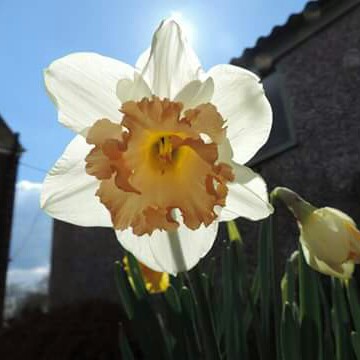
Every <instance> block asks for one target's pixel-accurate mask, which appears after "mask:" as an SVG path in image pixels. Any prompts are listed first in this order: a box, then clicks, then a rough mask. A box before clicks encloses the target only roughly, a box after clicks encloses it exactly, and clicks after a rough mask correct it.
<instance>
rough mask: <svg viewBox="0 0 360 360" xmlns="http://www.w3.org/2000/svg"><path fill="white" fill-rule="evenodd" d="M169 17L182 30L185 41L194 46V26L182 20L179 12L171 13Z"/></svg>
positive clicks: (182, 16)
mask: <svg viewBox="0 0 360 360" xmlns="http://www.w3.org/2000/svg"><path fill="white" fill-rule="evenodd" d="M170 17H171V18H173V19H174V20H175V21H176V22H177V23H178V24H179V25H180V26H181V27H182V29H183V31H184V33H185V35H186V38H187V40H188V41H189V43H190V44H191V45H192V46H194V45H195V44H194V42H195V37H196V34H195V33H196V31H195V27H194V25H193V24H192V23H191V22H189V21H188V20H187V19H185V18H184V15H183V13H182V12H181V11H178V10H176V11H171V13H170Z"/></svg>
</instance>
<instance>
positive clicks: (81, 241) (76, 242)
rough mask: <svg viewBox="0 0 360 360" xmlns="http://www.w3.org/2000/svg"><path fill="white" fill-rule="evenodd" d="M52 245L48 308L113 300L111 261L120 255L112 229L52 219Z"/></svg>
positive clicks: (117, 258)
mask: <svg viewBox="0 0 360 360" xmlns="http://www.w3.org/2000/svg"><path fill="white" fill-rule="evenodd" d="M52 246H53V248H52V263H51V273H50V289H49V292H50V306H51V307H58V306H61V305H65V304H71V303H76V302H82V301H87V300H95V299H102V300H108V301H112V302H116V301H117V293H116V286H115V281H114V274H115V273H114V262H115V261H116V260H119V259H121V258H122V252H121V249H120V246H119V243H118V241H117V239H116V237H115V233H114V231H113V230H112V229H110V228H93V227H80V226H75V225H71V224H67V223H64V222H61V221H57V220H55V222H54V229H53V245H52Z"/></svg>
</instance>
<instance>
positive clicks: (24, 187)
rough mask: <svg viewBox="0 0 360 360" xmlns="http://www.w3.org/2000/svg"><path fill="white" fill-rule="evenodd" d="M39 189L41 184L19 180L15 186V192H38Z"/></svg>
mask: <svg viewBox="0 0 360 360" xmlns="http://www.w3.org/2000/svg"><path fill="white" fill-rule="evenodd" d="M41 187H42V184H41V183H36V182H32V181H28V180H21V181H19V182H18V183H17V184H16V190H18V191H34V190H35V191H40V190H41Z"/></svg>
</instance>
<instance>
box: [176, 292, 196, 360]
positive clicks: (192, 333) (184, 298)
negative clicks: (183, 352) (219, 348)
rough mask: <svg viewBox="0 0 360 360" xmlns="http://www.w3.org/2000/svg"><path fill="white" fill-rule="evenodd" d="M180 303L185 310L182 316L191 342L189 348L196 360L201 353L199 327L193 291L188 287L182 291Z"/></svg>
mask: <svg viewBox="0 0 360 360" xmlns="http://www.w3.org/2000/svg"><path fill="white" fill-rule="evenodd" d="M180 301H181V304H182V309H183V313H182V314H183V316H184V319H185V330H186V334H187V339H188V342H189V344H188V346H189V347H190V348H191V349H193V350H192V352H191V353H190V355H191V357H194V359H197V358H199V356H196V355H198V354H200V353H201V345H200V336H199V332H198V325H197V322H198V319H197V317H196V313H195V302H194V299H193V297H192V294H191V291H190V290H189V288H187V287H186V286H184V287H183V288H182V289H181V291H180ZM190 355H189V356H190Z"/></svg>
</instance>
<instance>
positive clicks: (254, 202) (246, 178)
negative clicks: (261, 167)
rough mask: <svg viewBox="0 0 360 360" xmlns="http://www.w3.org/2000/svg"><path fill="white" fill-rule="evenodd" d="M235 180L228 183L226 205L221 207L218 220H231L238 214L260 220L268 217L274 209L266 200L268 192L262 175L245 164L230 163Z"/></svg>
mask: <svg viewBox="0 0 360 360" xmlns="http://www.w3.org/2000/svg"><path fill="white" fill-rule="evenodd" d="M231 166H232V167H233V169H234V172H235V180H234V182H233V183H229V184H228V189H229V193H228V195H227V197H226V206H225V207H224V208H223V209H222V211H221V215H220V221H229V220H233V219H235V218H237V217H239V216H241V217H244V218H247V219H250V220H260V219H263V218H266V217H268V216H269V215H270V214H272V213H273V211H274V209H273V207H272V206H271V204H270V203H269V201H268V192H267V187H266V183H265V181H264V180H263V179H262V177H261V176H260V175H258V174H256V173H255V172H253V171H252V170H251V169H249V168H248V167H246V166H242V165H237V164H235V163H232V164H231Z"/></svg>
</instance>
